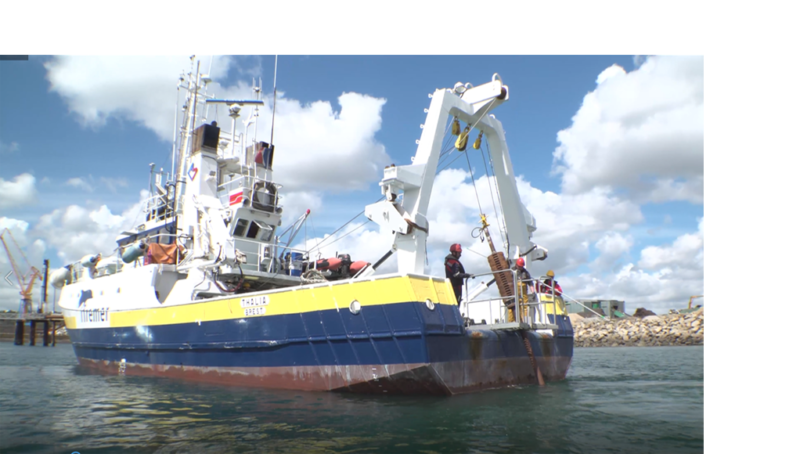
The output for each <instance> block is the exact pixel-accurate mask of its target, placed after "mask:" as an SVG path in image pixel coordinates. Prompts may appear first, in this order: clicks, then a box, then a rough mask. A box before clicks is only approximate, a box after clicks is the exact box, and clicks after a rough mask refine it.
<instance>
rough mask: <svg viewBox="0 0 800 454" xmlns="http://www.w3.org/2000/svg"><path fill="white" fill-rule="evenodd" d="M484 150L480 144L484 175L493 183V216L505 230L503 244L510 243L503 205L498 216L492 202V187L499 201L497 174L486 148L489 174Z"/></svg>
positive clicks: (490, 186) (495, 206)
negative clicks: (490, 169)
mask: <svg viewBox="0 0 800 454" xmlns="http://www.w3.org/2000/svg"><path fill="white" fill-rule="evenodd" d="M484 151H485V150H484V149H483V146H481V157H482V158H483V167H484V169H486V177H487V178H488V179H491V180H492V183H493V184H490V185H489V194H490V195H491V197H492V206H493V207H494V216H495V219H497V218H498V217H499V218H500V219H501V220H502V226H503V232H505V235H504V236H505V237H506V242H505V244H506V245H510V244H511V243H510V242H509V240H508V228H507V227H506V217H505V213H504V212H503V205H500V210H499V211H500V215H499V216H498V214H497V212H498V210H497V205H495V204H494V191H493V190H492V187H494V190H496V191H497V199H498V202H499V199H500V188H498V187H497V176H496V175H495V173H494V161H492V155H491V154H489V151H488V150H486V154H488V155H489V164H490V165H491V167H492V173H491V175H490V174H489V168H488V167H486V156H485V155H484ZM499 225H501V224H500V222H499V221H498V226H499ZM506 252H508V251H506Z"/></svg>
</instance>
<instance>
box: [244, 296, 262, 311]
mask: <svg viewBox="0 0 800 454" xmlns="http://www.w3.org/2000/svg"><path fill="white" fill-rule="evenodd" d="M240 304H241V305H242V307H243V308H248V307H259V306H267V305H269V295H261V296H251V297H249V298H242V300H241V302H240Z"/></svg>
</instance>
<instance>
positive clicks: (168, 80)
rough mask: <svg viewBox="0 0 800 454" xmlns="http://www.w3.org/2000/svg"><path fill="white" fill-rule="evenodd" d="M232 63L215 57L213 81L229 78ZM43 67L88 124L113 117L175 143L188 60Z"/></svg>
mask: <svg viewBox="0 0 800 454" xmlns="http://www.w3.org/2000/svg"><path fill="white" fill-rule="evenodd" d="M198 58H199V59H201V60H202V61H203V62H207V61H209V58H207V57H198ZM230 63H231V61H230V58H228V57H215V58H214V61H213V68H212V70H213V74H212V77H217V78H223V77H225V75H226V74H227V72H228V68H229V66H230ZM45 68H46V69H47V79H48V81H50V89H51V90H52V91H54V92H56V93H58V94H59V95H60V96H61V97H62V98H64V100H65V101H66V102H67V105H68V106H69V109H70V111H71V112H74V113H75V114H76V115H77V116H78V118H79V119H80V121H81V122H82V123H83V124H84V125H86V126H91V127H99V126H102V125H104V124H105V123H106V121H107V120H108V119H109V118H119V119H125V120H131V121H134V122H137V123H139V124H141V125H143V126H145V127H147V128H148V129H151V130H152V131H154V132H155V133H156V134H157V135H158V137H159V138H161V139H162V140H169V141H171V140H172V125H173V119H174V115H175V100H176V89H175V87H176V85H177V83H178V76H179V75H180V74H181V71H183V70H184V69H186V68H190V64H189V59H188V58H186V57H135V56H126V57H111V56H108V57H106V56H104V57H90V56H58V57H53V58H52V59H50V60H48V61H47V62H46V63H45ZM201 72H203V71H201ZM182 101H183V99H181V102H182Z"/></svg>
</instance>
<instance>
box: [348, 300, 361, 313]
mask: <svg viewBox="0 0 800 454" xmlns="http://www.w3.org/2000/svg"><path fill="white" fill-rule="evenodd" d="M350 312H352V313H353V315H358V314H359V313H360V312H361V303H359V302H358V300H353V302H352V303H350Z"/></svg>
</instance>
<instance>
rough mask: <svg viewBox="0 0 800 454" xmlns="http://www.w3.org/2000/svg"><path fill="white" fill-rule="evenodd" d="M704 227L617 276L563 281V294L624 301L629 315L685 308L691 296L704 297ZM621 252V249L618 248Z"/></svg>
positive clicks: (644, 255)
mask: <svg viewBox="0 0 800 454" xmlns="http://www.w3.org/2000/svg"><path fill="white" fill-rule="evenodd" d="M703 237H704V227H703V220H702V219H701V220H700V222H699V225H698V229H697V232H695V233H691V234H685V235H681V236H680V237H678V238H677V239H676V240H675V241H674V242H672V244H669V245H664V246H649V247H646V248H644V249H643V250H642V252H641V257H640V259H639V261H638V262H637V263H636V264H633V263H628V264H626V265H624V266H622V267H621V268H620V269H619V270H618V271H616V272H614V273H608V272H605V273H604V272H600V270H597V272H594V271H595V270H593V272H592V273H584V274H580V275H578V276H567V277H564V278H563V279H562V280H561V284H562V287H563V288H564V291H565V292H566V293H567V294H568V295H569V296H571V297H575V298H613V299H620V300H624V301H625V305H626V310H627V311H628V313H633V312H634V311H635V310H636V308H638V307H644V308H647V309H650V310H652V311H655V312H657V313H664V312H667V310H668V309H672V308H682V307H683V305H684V304H688V301H689V297H690V296H692V295H702V294H703V287H704V283H703V276H704V268H703V267H704V260H703V249H704V242H703ZM617 249H619V248H617Z"/></svg>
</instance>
